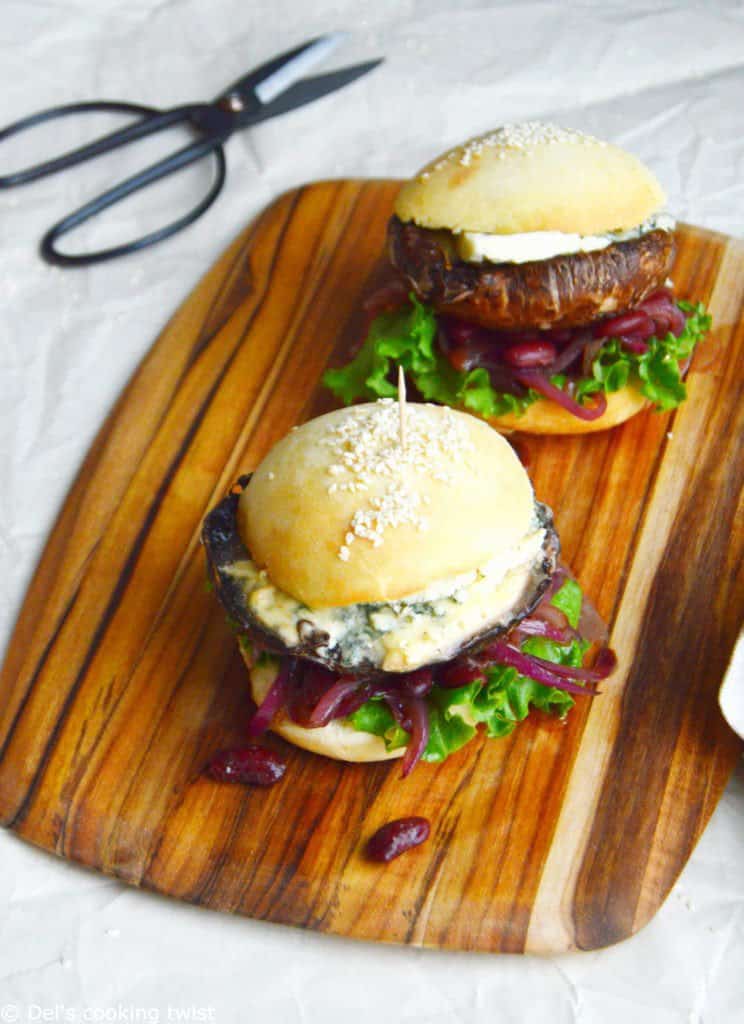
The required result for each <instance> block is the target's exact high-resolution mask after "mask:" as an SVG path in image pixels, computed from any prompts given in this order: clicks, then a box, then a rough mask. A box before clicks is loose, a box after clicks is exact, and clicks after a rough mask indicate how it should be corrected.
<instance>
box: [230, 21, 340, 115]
mask: <svg viewBox="0 0 744 1024" xmlns="http://www.w3.org/2000/svg"><path fill="white" fill-rule="evenodd" d="M344 38H345V36H344V34H343V33H342V32H330V33H328V34H327V35H324V36H317V37H316V38H315V39H310V40H309V41H308V42H306V43H303V44H302V45H301V46H296V47H295V48H294V49H293V50H287V52H286V53H282V54H280V55H279V56H278V57H272V59H271V60H268V61H266V63H265V64H262V65H261V66H260V67H258V68H256V69H255V71H250V72H249V73H248V74H247V75H243V77H242V78H239V79H238V80H237V82H233V84H232V85H231V86H230V87H229V89H226V90H225V92H224V93H223V94H222V96H223V97H239V98H240V100H241V101H242V103H243V104H244V106H245V107H246V108H247V109H254V108H256V107H257V106H258V105H259V104H264V103H270V102H271V100H273V99H274V97H275V96H278V95H279V94H280V93H281V92H282V91H283V90H284V89H286V88H288V87H289V86H290V85H292V84H293V83H294V82H297V81H299V79H300V78H302V76H303V75H304V74H305V72H306V71H308V70H309V69H310V68H311V67H314V66H315V65H316V64H317V63H319V62H320V61H321V60H323V59H324V58H325V57H327V56H328V54H329V53H331V51H332V50H334V49H335V48H336V47H337V46H338V45H339V43H340V42H342V41H343V39H344Z"/></svg>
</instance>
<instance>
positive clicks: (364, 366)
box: [323, 294, 711, 417]
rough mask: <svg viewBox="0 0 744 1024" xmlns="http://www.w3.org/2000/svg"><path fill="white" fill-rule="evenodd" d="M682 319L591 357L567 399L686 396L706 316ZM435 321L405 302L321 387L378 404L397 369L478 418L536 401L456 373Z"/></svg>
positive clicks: (676, 399)
mask: <svg viewBox="0 0 744 1024" xmlns="http://www.w3.org/2000/svg"><path fill="white" fill-rule="evenodd" d="M678 305H679V307H680V309H682V310H683V311H684V312H685V314H686V315H687V322H686V324H685V329H684V330H683V332H682V334H680V336H679V337H675V335H674V334H672V333H671V332H670V333H669V334H667V335H666V337H664V338H651V339H650V341H649V343H648V351H647V352H644V353H634V352H629V351H627V350H626V349H625V348H624V347H623V345H622V344H621V342H620V341H618V340H617V339H615V338H610V339H608V340H607V341H606V342H605V343H604V344H603V345H602V347H601V349H600V350H599V352H598V353H597V355H596V356H595V358H594V360H593V363H592V369H591V374H590V375H589V376H588V377H583V378H581V379H579V380H578V381H575V382H573V385H571V386H572V388H573V391H572V397H573V398H574V399H576V400H577V401H579V402H581V401H583V400H584V399H585V398H587V397H589V396H590V395H592V394H594V393H595V392H597V391H604V392H607V393H611V392H613V391H619V390H620V389H621V388H623V387H625V385H626V384H628V383H632V384H635V385H636V387H638V388H639V390H640V391H641V393H642V394H643V395H645V396H646V397H647V398H649V399H650V400H651V401H652V402H653V403H654V405H655V406H656V408H657V409H659V410H664V411H666V410H669V409H674V408H675V407H676V406H678V405H679V404H680V402H683V401H684V399H685V398H686V396H687V391H686V388H685V384H684V381H683V380H682V374H681V372H680V362H684V361H685V360H686V359H688V358H689V357H690V356H691V355H692V353H693V351H694V349H695V346H696V345H697V344H698V343H699V342H700V341H701V340H702V339H703V338H704V337H705V335H706V333H707V332H708V331H709V330H710V326H711V318H710V316H709V315H708V314H707V313H706V311H705V307H704V306H703V304H702V303H697V304H695V305H693V304H691V303H688V302H678ZM436 334H437V322H436V316H435V314H434V312H433V310H431V309H429V308H428V307H427V306H425V305H424V304H423V303H421V302H419V301H418V299H417V298H416V297H415V295H413V294H412V295H411V296H410V305H409V306H405V307H403V308H402V309H400V310H398V311H396V312H394V313H384V314H382V315H381V316H378V317H376V318H375V319H374V320H373V321H372V324H371V326H370V329H369V332H368V334H367V337H366V339H365V341H364V343H363V345H362V347H361V349H360V350H359V352H358V353H357V355H356V356H355V357H354V359H352V360H351V362H350V363H348V364H347V365H346V366H344V367H341V368H340V369H335V370H328V371H327V372H326V373H325V375H324V377H323V383H324V384H325V386H326V387H328V388H330V390H331V391H332V392H333V393H334V394H335V395H336V397H337V398H339V399H340V400H341V401H342V402H344V404H346V405H349V404H350V403H351V402H355V401H359V400H364V401H369V400H372V401H374V400H375V399H377V398H394V397H395V396H396V395H397V393H398V389H397V386H396V384H394V383H393V380H392V378H393V376H394V372H393V371H394V369H395V366H396V364H397V365H400V366H402V367H403V370H404V371H405V373H406V376H407V377H408V379H409V380H410V381H411V383H412V384H414V385H415V387H416V388H417V389H418V391H419V392H420V394H421V395H422V397H423V398H424V399H425V400H426V401H428V402H439V403H441V404H443V405H452V406H458V407H460V408H463V409H467V410H469V411H470V412H473V413H476V414H477V415H478V416H484V417H492V416H501V415H504V414H505V413H515V414H517V415H520V414H521V413H523V412H524V411H525V409H527V407H528V406H530V405H531V404H532V403H533V402H534V401H536V400H537V399H538V398H539V397H540V396H539V395H538V394H537V393H536V392H535V391H532V390H529V391H527V393H526V394H525V395H524V396H516V395H510V394H506V393H504V392H500V391H496V390H495V389H494V387H493V386H492V384H491V379H490V376H489V374H488V371H487V370H486V369H484V368H483V367H479V368H476V369H473V370H468V371H459V370H455V369H454V367H452V366H451V365H450V363H449V361H448V360H447V358H446V357H445V356H444V355H443V354H442V353H441V352H440V351H439V349H438V347H437V345H436ZM551 380H552V383H553V384H555V385H556V386H558V387H561V388H566V387H568V386H569V384H568V380H567V378H566V377H565V376H562V375H561V376H555V377H553V378H551Z"/></svg>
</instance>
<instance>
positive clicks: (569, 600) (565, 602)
mask: <svg viewBox="0 0 744 1024" xmlns="http://www.w3.org/2000/svg"><path fill="white" fill-rule="evenodd" d="M582 601H583V594H582V593H581V587H580V586H579V584H578V583H577V582H576V580H566V582H565V583H564V584H563V586H562V587H560V588H559V589H558V590H556V592H555V594H553V596H552V598H551V599H550V603H551V604H552V605H554V606H555V607H556V608H558V609H560V611H562V612H563V614H564V615H565V616H566V619H567V620H568V624H569V626H571V627H572V629H576V627H577V626H578V624H579V619H580V618H581V603H582Z"/></svg>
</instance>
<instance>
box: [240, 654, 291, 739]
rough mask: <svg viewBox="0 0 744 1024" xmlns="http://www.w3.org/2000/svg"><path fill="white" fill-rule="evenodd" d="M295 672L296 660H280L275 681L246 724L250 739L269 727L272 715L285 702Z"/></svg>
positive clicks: (272, 718)
mask: <svg viewBox="0 0 744 1024" xmlns="http://www.w3.org/2000/svg"><path fill="white" fill-rule="evenodd" d="M296 672H297V659H296V658H282V660H281V662H280V664H279V671H278V672H277V674H276V679H275V680H274V682H273V683H272V684H271V686H270V687H269V690H268V692H267V694H266V696H265V697H264V699H263V700H262V701H261V703H260V705H259V707H258V708H257V710H256V712H255V713H254V715H253V717H252V718H251V720H250V722H249V723H248V729H247V732H248V735H249V736H251V737H254V736H260V735H261V733H262V732H266V730H267V729H268V728H269V726H270V725H271V723H272V721H273V720H274V715H276V713H277V712H278V711H280V710H281V709H282V708H283V707H284V705H285V704H286V702H287V696H288V694H289V684H290V681H291V679H292V677H293V676H294V675H295V674H296Z"/></svg>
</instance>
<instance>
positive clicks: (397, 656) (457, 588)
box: [226, 520, 545, 672]
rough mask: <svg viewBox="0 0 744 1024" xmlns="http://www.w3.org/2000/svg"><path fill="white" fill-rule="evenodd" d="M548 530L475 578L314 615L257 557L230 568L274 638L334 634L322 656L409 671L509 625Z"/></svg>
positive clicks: (288, 640)
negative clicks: (276, 583)
mask: <svg viewBox="0 0 744 1024" xmlns="http://www.w3.org/2000/svg"><path fill="white" fill-rule="evenodd" d="M544 542H545V529H544V528H543V527H542V526H541V525H540V524H539V523H538V522H537V520H535V522H534V524H533V527H532V529H531V530H530V531H529V532H528V533H527V535H526V536H524V537H523V538H522V540H521V541H520V542H519V543H518V544H517V545H516V546H515V547H514V548H512V549H510V550H509V551H505V552H503V553H501V554H500V555H499V556H497V557H495V558H493V559H492V560H491V561H489V562H488V563H487V564H486V565H483V566H482V567H480V568H478V569H476V570H475V571H473V572H470V573H465V574H462V575H459V576H456V577H452V578H450V579H448V580H440V581H437V582H436V583H435V584H433V585H432V586H430V587H427V588H426V590H423V591H420V592H419V593H416V594H411V595H410V596H408V597H406V598H403V599H401V600H397V601H394V602H390V603H384V602H381V603H376V604H354V605H348V606H346V607H340V608H324V609H311V608H308V607H307V606H306V605H304V604H302V603H301V602H300V601H297V600H296V599H295V598H293V597H291V596H290V595H289V594H287V593H285V592H284V591H282V590H280V589H279V588H277V587H275V586H274V585H273V584H272V582H271V581H270V580H269V578H268V576H267V574H266V572H265V571H263V570H261V569H259V568H258V567H257V566H256V565H255V563H254V562H253V561H252V560H251V559H244V560H241V561H239V562H235V563H233V564H232V565H231V566H229V567H226V571H227V572H229V574H230V575H231V576H233V578H235V579H237V580H238V581H239V582H240V584H241V586H242V588H243V593H244V597H245V602H246V607H247V608H248V609H249V610H250V612H251V614H252V615H253V617H254V618H255V619H256V620H257V621H258V622H259V623H260V624H261V625H262V626H263V627H264V628H265V629H266V630H268V631H269V632H270V633H273V634H275V635H276V636H278V637H279V638H280V639H281V640H282V642H283V643H284V644H285V645H286V646H287V647H294V646H296V645H297V644H298V642H299V641H300V639H301V634H302V632H303V631H309V630H310V629H312V630H313V631H315V630H318V631H321V632H323V633H325V634H327V636H328V641H327V645H326V647H325V649H324V650H323V651H322V654H323V655H324V656H326V655H327V656H328V657H329V658H330V659H332V660H336V661H340V662H342V663H343V664H344V665H345V666H349V668H350V669H353V668H354V667H355V666H359V667H360V668H361V667H364V668H368V667H370V666H374V667H376V668H379V669H381V670H383V671H386V672H408V671H412V670H414V669H416V668H419V667H421V666H422V665H427V664H429V663H431V662H436V661H446V660H448V659H449V658H451V657H454V655H455V654H456V653H457V651H458V650H459V649H460V648H461V647H462V646H463V645H464V644H465V643H466V642H467V641H468V640H469V639H470V638H472V637H474V636H476V635H478V634H479V633H481V632H483V631H485V630H487V629H489V628H492V627H494V626H498V625H500V624H502V623H503V624H504V625H506V624H507V623H508V622H510V621H511V620H512V619H513V618H514V616H515V614H517V612H518V610H519V608H520V606H521V605H522V604H523V602H524V599H525V594H528V593H530V592H532V590H533V589H534V585H535V575H536V574H537V573H539V571H540V566H541V565H542V562H543V559H544V554H543V545H544Z"/></svg>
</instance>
